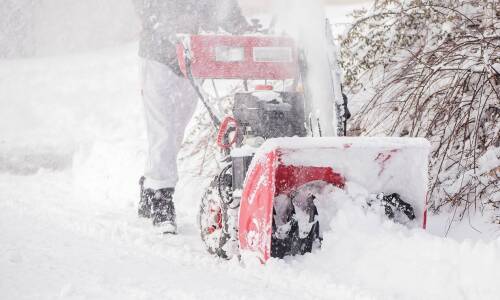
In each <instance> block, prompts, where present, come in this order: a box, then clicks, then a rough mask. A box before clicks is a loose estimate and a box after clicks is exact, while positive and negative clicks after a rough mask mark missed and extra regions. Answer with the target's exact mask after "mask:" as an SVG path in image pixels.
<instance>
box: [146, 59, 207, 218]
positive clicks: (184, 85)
mask: <svg viewBox="0 0 500 300" xmlns="http://www.w3.org/2000/svg"><path fill="white" fill-rule="evenodd" d="M142 73H143V74H142V76H143V91H142V93H143V102H144V112H145V119H146V126H147V131H148V143H149V151H148V158H147V161H146V167H145V179H143V180H141V190H142V192H141V203H140V205H139V215H141V216H145V217H147V216H148V215H147V213H146V214H144V213H141V212H144V211H146V212H147V211H148V208H147V207H148V205H151V206H152V208H151V212H152V217H153V223H154V224H155V225H158V224H161V223H165V222H167V223H173V224H175V210H174V209H173V202H172V196H173V193H174V188H175V185H176V183H177V180H178V174H177V153H178V151H179V148H180V144H181V142H182V139H183V136H184V130H185V127H186V125H187V123H188V122H189V120H190V119H191V117H192V115H193V112H194V109H195V107H196V103H197V97H196V94H195V92H194V90H193V88H192V87H191V86H190V84H189V81H188V80H187V79H185V78H181V77H179V76H177V75H175V74H174V73H173V72H172V71H171V70H170V68H169V67H168V66H166V65H163V64H161V63H158V62H155V61H150V60H144V61H143V70H142ZM147 195H150V197H147ZM148 199H149V202H150V203H148ZM141 207H145V208H143V209H141ZM169 214H170V215H172V214H173V216H171V217H169V216H167V215H169Z"/></svg>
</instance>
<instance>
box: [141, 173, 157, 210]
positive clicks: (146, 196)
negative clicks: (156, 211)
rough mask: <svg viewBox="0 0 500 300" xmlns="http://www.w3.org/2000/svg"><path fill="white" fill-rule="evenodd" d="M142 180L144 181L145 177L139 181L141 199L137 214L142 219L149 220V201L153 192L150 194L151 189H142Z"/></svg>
mask: <svg viewBox="0 0 500 300" xmlns="http://www.w3.org/2000/svg"><path fill="white" fill-rule="evenodd" d="M144 180H146V177H144V176H143V177H141V179H140V180H139V185H140V186H141V198H140V200H139V207H138V209H137V214H138V215H139V217H142V218H151V200H152V198H153V196H154V192H152V190H151V189H145V188H144Z"/></svg>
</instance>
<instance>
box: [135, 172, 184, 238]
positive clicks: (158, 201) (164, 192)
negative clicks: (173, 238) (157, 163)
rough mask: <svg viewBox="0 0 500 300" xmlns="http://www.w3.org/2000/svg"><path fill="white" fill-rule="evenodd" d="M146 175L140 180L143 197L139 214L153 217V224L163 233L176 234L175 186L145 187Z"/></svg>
mask: <svg viewBox="0 0 500 300" xmlns="http://www.w3.org/2000/svg"><path fill="white" fill-rule="evenodd" d="M144 180H145V177H142V178H141V180H140V182H139V183H140V185H141V199H140V201H139V208H138V214H139V216H140V217H144V218H152V219H153V225H154V226H156V227H158V228H159V229H160V230H161V232H162V233H169V234H176V233H177V224H176V220H175V219H176V217H175V207H174V201H173V196H174V191H175V190H174V188H164V189H158V190H154V189H150V188H144Z"/></svg>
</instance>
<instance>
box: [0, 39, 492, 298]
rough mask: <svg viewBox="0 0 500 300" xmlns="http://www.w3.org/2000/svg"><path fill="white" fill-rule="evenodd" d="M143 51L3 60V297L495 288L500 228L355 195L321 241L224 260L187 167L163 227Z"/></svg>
mask: <svg viewBox="0 0 500 300" xmlns="http://www.w3.org/2000/svg"><path fill="white" fill-rule="evenodd" d="M137 65H138V59H137V57H136V45H135V44H131V45H126V46H123V47H119V48H113V49H107V50H102V51H98V52H94V53H88V54H79V55H72V56H66V57H53V58H39V59H26V60H18V61H1V62H0V295H1V298H2V299H58V298H60V299H235V298H236V299H420V298H421V299H424V298H425V299H445V298H446V299H498V296H499V295H500V285H499V284H498V278H500V238H498V232H497V233H496V235H495V233H494V232H493V233H490V235H488V238H486V239H485V240H484V241H482V240H478V239H465V240H464V239H453V238H443V237H441V236H439V235H440V233H439V231H438V230H435V231H434V232H432V231H431V232H425V231H422V230H419V229H412V230H410V229H407V228H405V227H402V226H399V225H395V224H393V223H390V222H388V221H385V220H383V219H381V218H380V217H379V216H377V215H375V214H371V213H366V212H364V211H363V210H361V209H360V208H359V207H357V206H354V205H353V204H351V203H349V202H345V203H344V204H342V205H340V206H339V207H338V208H337V210H336V211H335V212H334V216H333V218H332V222H331V224H330V227H331V228H332V230H331V231H329V232H326V233H325V240H324V244H323V248H322V249H321V250H317V251H315V252H314V253H312V254H309V255H306V256H304V257H295V258H287V259H285V260H283V261H279V260H271V261H270V263H269V264H268V265H266V266H261V265H259V264H247V265H244V264H241V263H239V262H237V261H230V262H227V261H219V260H217V259H215V258H213V257H211V256H209V255H208V254H207V253H205V251H204V250H203V247H202V244H201V241H200V239H199V236H198V232H197V228H196V225H195V214H196V211H197V201H198V199H199V195H200V193H201V192H202V190H203V185H204V184H206V180H205V179H200V178H196V177H193V176H192V175H191V174H185V175H184V176H183V181H182V182H181V183H180V187H179V193H178V194H177V196H178V197H177V199H176V202H177V204H178V210H179V215H180V220H179V223H180V234H179V235H178V236H161V235H159V234H157V233H156V232H155V231H154V230H153V228H152V227H151V226H150V224H149V223H148V222H147V221H145V220H140V219H138V218H137V217H136V207H135V205H136V202H137V199H138V184H137V181H138V177H139V175H140V174H141V171H142V166H143V162H144V157H145V130H144V127H143V126H144V125H143V120H142V111H141V109H142V107H141V100H140V95H139V83H138V76H137V73H138V72H137V71H138V67H137ZM441 224H442V225H443V226H444V224H445V222H443V223H441ZM438 227H439V226H438ZM436 233H439V234H436ZM495 236H496V237H495Z"/></svg>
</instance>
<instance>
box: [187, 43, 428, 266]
mask: <svg viewBox="0 0 500 300" xmlns="http://www.w3.org/2000/svg"><path fill="white" fill-rule="evenodd" d="M306 57H307V54H306V53H304V51H303V50H302V49H299V47H297V46H296V44H295V41H294V40H293V39H291V38H289V37H282V36H265V35H260V36H229V35H227V36H226V35H189V36H183V37H182V39H181V42H180V43H179V45H178V58H179V64H180V67H181V70H182V71H183V73H184V74H185V75H186V77H187V78H189V79H190V81H191V83H192V84H193V86H194V88H195V89H196V91H197V92H198V95H199V96H200V98H201V100H202V101H203V103H204V105H205V106H206V108H207V109H208V111H209V113H210V116H211V117H212V120H213V122H214V124H215V125H216V126H217V127H218V129H219V133H218V137H217V141H216V142H217V144H218V145H219V146H220V147H221V148H222V149H223V151H224V153H225V154H226V160H225V162H226V165H225V167H224V168H223V169H222V170H221V171H220V173H219V175H218V176H216V177H215V178H214V179H213V181H212V183H211V184H210V186H209V187H208V188H207V190H206V192H205V194H204V196H203V197H202V201H201V205H200V212H199V225H200V230H201V238H202V240H203V242H204V243H205V245H206V248H207V250H208V251H209V252H210V253H212V254H215V255H217V256H219V257H223V258H231V257H234V256H235V255H243V254H245V256H247V255H252V256H255V257H257V258H259V259H260V260H261V261H262V262H265V261H267V260H268V259H269V258H270V257H278V258H282V257H284V256H287V255H296V254H304V253H307V252H311V251H312V249H313V248H315V247H319V246H320V245H321V240H322V230H321V226H323V224H320V219H321V218H320V217H319V216H321V214H322V213H328V211H325V212H322V211H321V209H320V208H321V207H323V206H324V205H325V203H319V202H318V201H320V200H321V201H326V202H331V203H334V202H335V201H336V200H338V199H335V197H321V195H320V194H321V193H322V192H324V191H325V187H330V190H332V189H343V190H353V189H357V190H359V189H362V190H363V191H365V194H368V195H372V196H369V197H368V200H367V201H366V203H365V204H366V205H367V206H371V207H375V206H376V207H380V208H381V209H382V211H383V212H384V213H385V214H386V215H387V216H388V217H389V218H391V219H395V220H399V221H401V222H405V223H408V224H413V225H414V226H417V224H418V226H424V227H425V201H426V194H427V162H428V151H429V145H428V142H427V141H426V140H424V139H418V138H389V137H385V138H366V137H339V136H338V135H341V134H342V133H343V132H344V130H343V128H336V127H337V124H339V127H341V125H342V124H343V123H344V124H345V122H341V121H339V122H338V120H335V117H337V118H342V117H343V115H342V114H339V113H337V114H336V113H335V111H336V107H337V108H340V109H339V111H342V109H343V108H344V107H343V106H342V102H341V100H342V99H340V101H339V99H338V95H341V92H340V84H339V83H338V79H335V78H334V77H335V76H336V75H335V72H336V70H335V68H333V70H334V72H333V73H330V75H332V76H331V78H329V79H328V81H329V82H331V85H330V88H331V89H332V91H331V93H330V94H329V97H332V98H330V103H329V104H328V105H327V106H326V107H323V109H326V110H331V113H330V115H331V117H329V118H330V120H327V122H324V121H325V120H321V121H323V123H321V122H320V119H319V117H318V116H320V115H322V112H318V109H319V108H318V106H315V105H314V104H315V103H314V102H315V99H314V96H312V95H313V94H314V93H313V91H311V87H312V86H314V87H316V86H318V85H315V84H311V83H310V81H309V82H308V80H307V79H308V74H309V73H310V71H311V66H310V65H309V64H307V63H306V62H305V58H306ZM332 59H333V60H334V59H335V57H333V56H331V55H330V56H329V58H328V62H329V65H327V66H325V67H326V68H327V70H332V63H335V61H333V62H332ZM207 79H210V80H215V79H224V80H226V79H238V80H242V82H243V83H244V84H242V86H244V88H242V90H241V91H239V92H237V93H235V94H234V95H232V97H233V99H234V104H233V107H232V115H231V116H227V117H226V118H225V119H224V120H223V121H219V119H218V118H217V117H216V115H215V114H214V112H213V111H212V109H211V107H210V105H208V102H207V96H206V93H205V92H204V91H203V89H202V85H201V83H200V82H201V80H207ZM250 83H251V84H250ZM340 97H341V96H340ZM335 99H337V100H335ZM333 124H335V125H333ZM328 126H331V127H332V128H335V130H334V132H333V133H332V132H329V131H328V128H327V127H328ZM330 131H331V130H330ZM337 133H338V134H337ZM330 135H332V136H330ZM336 135H337V136H336ZM332 195H334V194H332ZM327 204H328V203H327ZM320 225H321V226H320Z"/></svg>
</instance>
